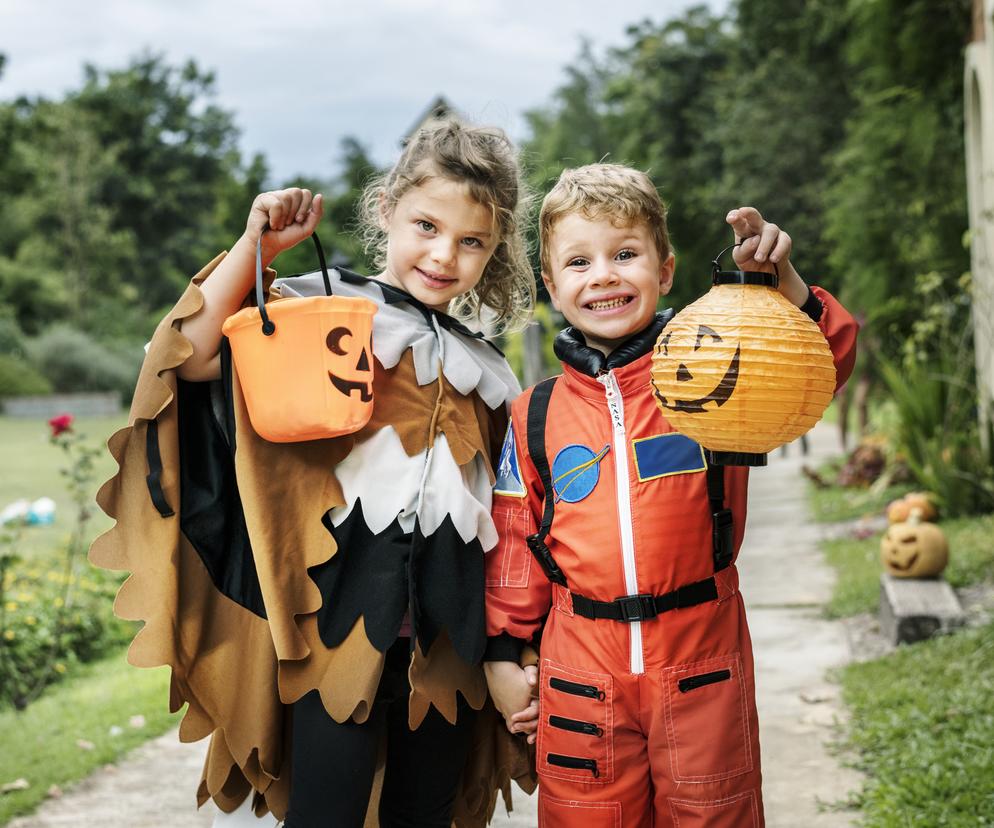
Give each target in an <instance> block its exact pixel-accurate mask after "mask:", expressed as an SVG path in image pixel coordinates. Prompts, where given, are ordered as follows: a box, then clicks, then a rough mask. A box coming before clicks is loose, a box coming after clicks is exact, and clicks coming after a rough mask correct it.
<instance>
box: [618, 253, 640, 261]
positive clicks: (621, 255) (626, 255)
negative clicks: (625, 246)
mask: <svg viewBox="0 0 994 828" xmlns="http://www.w3.org/2000/svg"><path fill="white" fill-rule="evenodd" d="M635 255H636V253H635V251H634V250H622V251H621V252H620V253H618V255H617V256H616V257H615V258H617V259H620V260H621V261H623V262H624V261H628V259H634V258H635Z"/></svg>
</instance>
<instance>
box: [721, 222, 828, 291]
mask: <svg viewBox="0 0 994 828" xmlns="http://www.w3.org/2000/svg"><path fill="white" fill-rule="evenodd" d="M725 221H727V222H728V224H729V226H730V227H731V228H732V231H733V232H734V233H735V241H736V242H742V244H740V245H739V246H738V247H736V248H734V249H733V250H732V257H733V258H734V259H735V264H736V266H737V267H738V268H739V270H765V271H766V272H768V273H773V271H774V267H773V266H774V265H776V270H777V271H778V272H779V274H780V284H779V290H780V293H782V294H783V295H784V296H785V297H787V299H788V300H790V301H791V302H793V303H794V304H795V305H797V307H801V306H802V305H803V304H804V303H805V301H806V300H807V298H808V286H807V284H805V282H804V280H803V279H802V278H801V277H800V275H799V274H798V272H797V271H796V270H795V269H794V266H793V265H792V264H791V262H790V253H791V250H792V249H793V244H794V243H793V241H792V240H791V238H790V236H788V235H787V233H786V232H785V231H784V230H782V229H781V228H779V227H778V226H777V225H775V224H773V223H771V222H768V221H766V220H765V219H764V218H763V216H762V215H761V214H760V212H759V210H757V209H756V208H755V207H736V208H735V209H734V210H730V211H729V213H728V215H727V216H725Z"/></svg>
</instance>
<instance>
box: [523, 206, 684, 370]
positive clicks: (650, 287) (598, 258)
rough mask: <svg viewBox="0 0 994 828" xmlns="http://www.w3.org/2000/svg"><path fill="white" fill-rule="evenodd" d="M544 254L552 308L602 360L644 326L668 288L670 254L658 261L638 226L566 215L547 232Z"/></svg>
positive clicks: (652, 244)
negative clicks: (548, 271)
mask: <svg viewBox="0 0 994 828" xmlns="http://www.w3.org/2000/svg"><path fill="white" fill-rule="evenodd" d="M548 252H549V267H550V268H551V271H552V272H551V273H545V272H544V271H543V273H542V280H543V281H544V282H545V286H546V287H547V288H548V290H549V296H550V297H551V298H552V304H553V305H554V306H555V307H556V309H557V310H558V311H560V312H561V313H562V314H563V316H565V317H566V319H567V321H569V323H570V324H571V325H573V326H574V327H576V328H577V329H578V330H580V331H581V332H582V333H583V335H584V337H585V338H586V340H587V344H588V345H590V347H592V348H596V349H597V350H599V351H602V352H603V353H604V354H609V353H611V351H613V350H614V349H615V348H616V347H617V346H618V345H620V344H621V343H622V342H624V341H625V340H626V339H628V337H630V336H632V335H633V334H635V333H638V332H639V331H640V330H642V329H643V328H644V327H645V326H646V325H648V324H649V322H650V321H651V320H652V317H653V314H655V312H656V305H657V303H658V301H659V297H660V296H661V295H665V294H667V293H669V291H670V287H672V285H673V265H674V259H673V254H672V253H670V254H669V255H668V256H667V257H666V258H665V259H662V258H661V257H660V254H659V251H658V250H657V249H656V245H655V242H653V240H652V234H651V233H650V232H649V228H648V227H646V226H645V225H644V224H635V225H633V226H631V227H617V226H615V225H614V224H613V223H612V222H611V220H610V219H608V218H598V219H588V218H586V217H585V216H583V215H582V214H580V213H571V214H569V215H567V216H564V217H563V218H561V219H560V220H559V221H558V222H556V224H555V225H554V226H553V228H552V232H551V233H550V234H549V251H548Z"/></svg>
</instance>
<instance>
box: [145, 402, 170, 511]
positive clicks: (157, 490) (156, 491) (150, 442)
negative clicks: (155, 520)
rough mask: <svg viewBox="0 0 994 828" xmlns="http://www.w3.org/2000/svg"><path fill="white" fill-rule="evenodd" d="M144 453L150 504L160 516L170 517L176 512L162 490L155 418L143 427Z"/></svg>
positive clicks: (157, 431)
mask: <svg viewBox="0 0 994 828" xmlns="http://www.w3.org/2000/svg"><path fill="white" fill-rule="evenodd" d="M145 454H146V456H147V457H148V474H147V475H146V476H145V483H146V484H147V485H148V493H149V495H150V496H151V497H152V504H153V505H154V506H155V508H156V509H157V510H158V512H159V514H160V515H161V516H162V517H164V518H166V517H172V516H173V515H174V514H176V513H175V512H174V511H173V508H172V506H170V505H169V501H167V500H166V495H165V492H163V491H162V455H161V454H159V423H158V422H157V421H156V420H149V421H148V425H147V426H146V428H145Z"/></svg>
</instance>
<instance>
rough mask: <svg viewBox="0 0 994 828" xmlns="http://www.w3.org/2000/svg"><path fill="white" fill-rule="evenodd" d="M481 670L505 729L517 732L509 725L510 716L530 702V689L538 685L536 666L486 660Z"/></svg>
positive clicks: (525, 707) (520, 710) (519, 711)
mask: <svg viewBox="0 0 994 828" xmlns="http://www.w3.org/2000/svg"><path fill="white" fill-rule="evenodd" d="M483 671H484V673H485V674H486V677H487V687H488V688H489V689H490V696H491V698H493V700H494V707H496V708H497V710H498V711H499V712H500V714H501V715H502V716H503V717H504V720H505V721H506V722H507V729H508V730H510V731H511V732H512V733H517V732H518V731H517V730H515V728H514V727H512V725H511V717H512V716H513V715H514V714H515V713H521V712H522V711H525V710H526V709H527V708H528V706H529V705H530V704H531V701H532V691H533V689H534V688H535V687H537V686H538V668H537V667H534V666H529V667H519V666H518V665H517V664H516V663H515V662H513V661H487V662H485V663H484V665H483Z"/></svg>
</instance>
